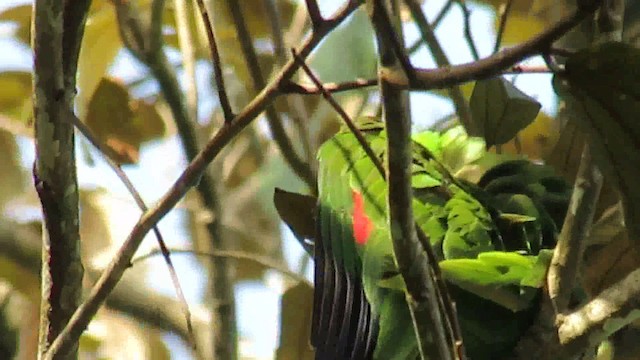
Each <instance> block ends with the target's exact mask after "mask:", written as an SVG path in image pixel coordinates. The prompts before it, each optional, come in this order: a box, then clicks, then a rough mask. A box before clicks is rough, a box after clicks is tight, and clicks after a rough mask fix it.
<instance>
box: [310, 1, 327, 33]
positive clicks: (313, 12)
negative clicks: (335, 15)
mask: <svg viewBox="0 0 640 360" xmlns="http://www.w3.org/2000/svg"><path fill="white" fill-rule="evenodd" d="M305 3H306V4H307V12H308V13H309V18H310V19H311V26H312V28H313V30H315V29H316V28H317V27H318V26H320V24H322V22H323V21H324V19H323V18H322V14H321V13H320V7H319V6H318V1H316V0H305Z"/></svg>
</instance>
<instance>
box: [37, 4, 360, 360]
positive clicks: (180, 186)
mask: <svg viewBox="0 0 640 360" xmlns="http://www.w3.org/2000/svg"><path fill="white" fill-rule="evenodd" d="M359 5H360V4H359V2H357V1H350V2H349V3H347V4H345V5H344V6H342V7H341V8H340V9H339V10H338V11H337V12H336V13H335V15H334V16H332V17H331V18H329V19H327V20H326V21H325V22H324V23H323V24H322V25H321V26H320V27H319V28H318V29H317V31H315V32H313V33H312V34H311V35H310V36H309V37H308V38H307V39H306V40H305V42H304V43H303V44H302V45H301V47H300V48H299V50H298V51H297V52H298V54H300V56H302V57H303V58H304V57H307V56H309V54H310V53H311V51H312V50H313V49H314V48H315V47H316V46H317V45H318V43H320V41H321V40H322V39H323V38H324V37H325V36H326V35H327V34H328V33H329V32H331V31H332V30H333V29H334V28H335V27H336V26H338V25H339V24H340V23H341V22H342V21H343V20H344V19H345V18H346V17H347V16H349V15H350V14H351V13H353V11H355V9H356V8H357V7H358V6H359ZM297 69H298V66H297V64H296V63H295V62H294V60H293V59H291V60H289V61H288V62H287V64H286V65H285V66H284V67H283V68H282V70H281V71H280V73H278V74H277V75H276V76H275V78H274V79H273V80H272V81H271V82H270V83H269V84H268V85H267V86H266V87H265V88H264V89H263V90H262V91H261V92H260V93H259V94H258V95H257V96H256V97H255V98H254V99H253V100H252V101H251V102H250V103H249V104H248V105H247V106H245V108H244V109H243V110H242V111H241V112H240V113H239V114H238V115H236V118H235V119H234V120H233V121H232V122H231V123H229V124H228V125H226V126H223V127H222V128H220V130H218V132H217V133H216V134H215V135H214V136H213V138H212V139H211V140H210V141H209V142H208V143H207V145H206V146H205V147H204V149H203V150H202V151H201V152H200V153H199V154H198V155H197V156H196V157H195V158H194V159H193V160H192V161H191V162H190V163H189V165H188V166H187V168H186V169H185V170H184V172H183V173H182V174H181V175H180V177H179V178H178V180H176V182H175V183H174V184H173V186H172V187H171V188H170V189H169V191H168V192H167V193H166V194H165V195H164V196H163V198H162V199H161V200H160V201H159V202H158V203H157V204H156V205H155V206H154V207H153V208H152V209H150V210H149V211H147V212H146V213H145V214H143V215H142V217H141V218H140V220H139V221H138V223H137V224H136V225H135V226H134V227H133V229H132V231H131V233H130V234H129V236H128V238H127V239H126V240H125V242H124V243H123V244H122V246H121V247H120V249H119V250H118V252H117V254H116V255H115V256H114V258H113V260H112V262H111V263H110V264H109V265H108V267H107V268H106V269H105V271H104V272H103V273H102V275H101V276H100V279H98V281H97V282H96V284H95V285H94V287H93V288H92V290H91V293H90V294H89V296H88V297H87V298H86V300H85V301H84V302H83V303H82V304H81V305H80V306H79V307H78V309H77V310H76V311H75V313H74V314H73V316H72V318H71V319H70V321H69V322H68V324H67V326H66V327H65V328H64V330H63V331H62V332H61V333H60V334H59V335H58V337H57V338H56V339H55V340H54V341H53V343H51V346H50V348H49V352H52V353H54V352H58V351H60V350H62V351H65V350H66V349H67V348H68V347H69V346H70V345H71V344H73V343H74V342H76V341H77V339H78V338H79V337H80V335H81V334H82V332H83V331H84V329H85V328H86V327H87V325H88V324H89V322H90V321H91V319H92V318H93V316H94V315H95V314H96V312H97V311H98V309H99V308H100V306H101V305H102V304H103V303H104V301H105V299H106V297H107V296H108V295H109V293H110V292H111V291H112V290H113V288H114V287H115V286H116V284H117V283H118V281H119V280H120V279H121V278H122V275H123V274H124V272H125V271H126V269H127V268H128V267H129V265H130V261H131V259H132V258H133V255H134V254H135V252H136V250H137V248H138V247H139V246H140V243H141V242H142V239H143V238H144V236H145V235H146V234H147V233H148V232H149V231H150V230H151V229H152V228H153V226H155V224H157V223H158V221H160V219H162V218H163V217H164V216H165V215H166V214H167V213H168V212H169V211H170V210H171V209H172V208H173V207H174V206H175V205H176V204H177V203H178V201H180V199H182V198H183V197H184V195H185V194H186V193H187V191H188V190H189V189H191V188H192V187H194V186H195V185H197V184H199V183H200V184H201V182H199V180H200V179H201V178H202V175H203V174H204V172H205V169H206V167H207V165H208V164H209V163H211V161H213V160H214V159H215V157H216V156H217V155H218V154H219V153H220V151H221V150H222V149H223V148H224V147H225V146H226V145H227V144H228V143H229V142H230V141H231V140H232V139H233V138H234V137H235V136H236V135H237V134H238V133H239V132H240V131H241V130H242V129H244V128H245V127H247V126H248V125H249V124H250V123H251V122H252V121H253V120H254V119H255V118H256V117H257V116H258V115H259V114H260V113H261V112H262V111H264V109H265V108H266V107H267V106H268V105H270V104H271V103H272V102H273V100H274V99H275V98H276V97H277V96H278V95H279V92H278V89H279V86H280V83H282V82H283V81H284V79H290V78H291V77H292V76H293V75H294V73H295V71H296V70H297Z"/></svg>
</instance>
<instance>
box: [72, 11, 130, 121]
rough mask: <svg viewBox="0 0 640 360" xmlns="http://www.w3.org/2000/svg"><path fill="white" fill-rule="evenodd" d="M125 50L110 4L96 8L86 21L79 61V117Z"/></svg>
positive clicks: (84, 111) (114, 13) (83, 113)
mask: <svg viewBox="0 0 640 360" xmlns="http://www.w3.org/2000/svg"><path fill="white" fill-rule="evenodd" d="M121 48H122V41H121V40H120V33H119V31H118V23H117V20H116V12H115V10H114V9H113V7H112V6H111V4H105V3H102V5H101V6H100V5H95V4H94V5H93V6H92V11H91V15H90V16H89V17H88V18H87V24H86V26H85V31H84V37H83V38H82V46H81V48H80V58H79V61H78V88H79V93H78V100H79V113H80V117H83V116H84V115H85V114H86V111H88V110H87V107H88V106H89V105H88V103H89V101H90V99H91V97H92V96H93V93H94V92H95V91H96V88H97V87H98V85H99V84H100V81H101V79H102V78H103V77H104V76H105V74H106V72H107V70H108V69H109V67H110V66H111V64H112V63H113V61H114V60H115V57H116V55H117V54H118V52H119V51H120V49H121Z"/></svg>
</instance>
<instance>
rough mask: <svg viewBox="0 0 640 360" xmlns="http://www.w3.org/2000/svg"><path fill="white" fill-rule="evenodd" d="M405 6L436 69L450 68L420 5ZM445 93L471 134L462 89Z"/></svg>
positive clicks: (409, 2) (410, 2)
mask: <svg viewBox="0 0 640 360" xmlns="http://www.w3.org/2000/svg"><path fill="white" fill-rule="evenodd" d="M405 4H407V7H408V8H409V11H411V16H412V17H413V19H414V21H415V22H416V25H417V26H418V29H419V30H420V34H422V38H423V39H424V42H425V43H426V44H427V46H428V47H429V50H430V51H431V55H432V56H433V58H434V60H435V61H436V64H437V65H438V67H441V68H446V67H449V66H451V62H450V61H449V59H448V58H447V54H445V52H444V49H443V48H442V46H441V45H440V42H439V41H438V38H437V37H436V34H435V33H434V31H433V28H432V27H431V25H430V24H429V22H428V21H427V18H426V16H425V15H424V12H423V11H422V8H421V7H420V4H419V3H418V2H417V1H416V0H405ZM447 92H448V93H449V97H450V98H451V100H452V101H453V105H454V107H455V109H456V113H457V114H458V118H459V119H460V122H461V123H462V125H464V127H465V129H467V131H469V132H471V131H472V130H473V129H475V128H474V127H473V126H474V125H473V119H472V117H471V110H470V109H469V104H468V103H467V100H466V99H465V98H464V95H463V94H462V89H461V88H460V86H459V85H454V86H451V87H449V88H447Z"/></svg>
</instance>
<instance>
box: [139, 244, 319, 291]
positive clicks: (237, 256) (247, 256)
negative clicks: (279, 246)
mask: <svg viewBox="0 0 640 360" xmlns="http://www.w3.org/2000/svg"><path fill="white" fill-rule="evenodd" d="M169 250H170V251H171V253H172V254H185V255H194V256H203V257H213V258H227V259H232V260H246V261H250V262H253V263H255V264H258V265H261V266H262V267H264V268H265V269H270V270H275V271H277V272H279V273H281V274H282V275H286V276H288V277H290V278H291V279H292V280H295V281H298V282H303V283H307V284H308V283H309V280H307V279H306V278H305V277H304V276H301V275H299V274H298V273H296V272H295V271H291V270H289V269H288V268H287V267H286V266H285V265H284V264H282V263H280V262H278V261H276V260H273V259H270V258H268V257H265V256H259V255H256V254H252V253H248V252H246V251H234V250H211V251H197V250H192V249H175V248H171V249H169ZM161 251H162V250H161V249H153V250H151V251H150V252H148V253H146V254H144V255H140V256H138V257H136V258H134V259H133V260H131V264H132V265H135V264H137V263H139V262H141V261H144V260H147V259H148V258H151V257H153V256H156V255H159V254H161Z"/></svg>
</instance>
